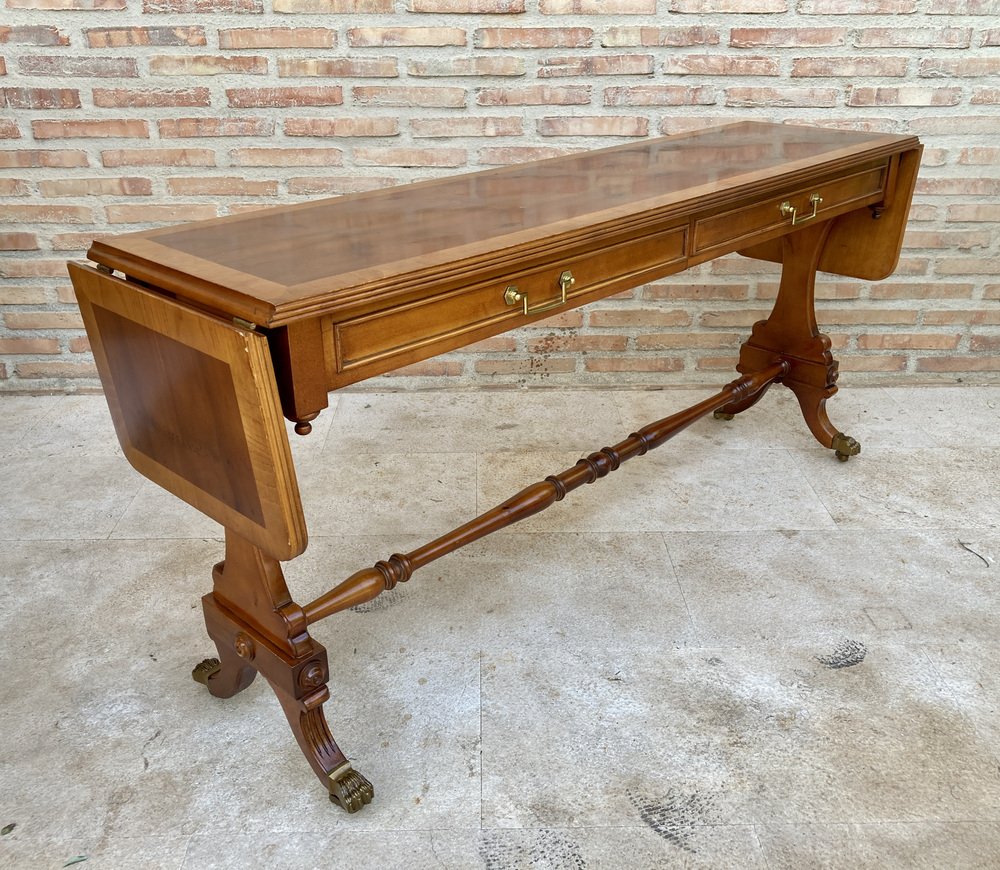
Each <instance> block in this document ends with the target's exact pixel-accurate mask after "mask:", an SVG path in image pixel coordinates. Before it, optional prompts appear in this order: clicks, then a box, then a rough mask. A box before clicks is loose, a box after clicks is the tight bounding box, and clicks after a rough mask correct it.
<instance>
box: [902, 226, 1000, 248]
mask: <svg viewBox="0 0 1000 870" xmlns="http://www.w3.org/2000/svg"><path fill="white" fill-rule="evenodd" d="M992 242H993V234H992V233H989V232H986V231H985V230H979V231H971V230H951V231H944V232H941V231H930V230H923V231H922V230H913V229H910V230H907V232H906V235H905V236H904V237H903V244H904V246H905V247H907V248H939V249H946V250H960V251H961V250H969V249H970V248H987V247H989V246H990V244H991V243H992Z"/></svg>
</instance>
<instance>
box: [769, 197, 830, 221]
mask: <svg viewBox="0 0 1000 870" xmlns="http://www.w3.org/2000/svg"><path fill="white" fill-rule="evenodd" d="M822 201H823V197H821V196H820V195H819V194H818V193H814V194H813V195H812V196H810V197H809V202H811V203H812V207H813V210H812V214H807V215H806V216H805V217H799V216H798V210H797V209H796V208H795V206H794V205H792V204H791V203H790V202H789V201H788V200H787V199H786V200H785V201H784V202H783V203H782V204H781V205H779V206H778V208H779V210H780V211H781V216H782V217H791V219H792V226H793V227H794V226H797V225H798V224H804V223H805V222H806V221H808V220H812V219H813V218H814V217H816V212H817V211H818V210H819V204H820V203H821V202H822Z"/></svg>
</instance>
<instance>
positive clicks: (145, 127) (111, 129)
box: [31, 118, 149, 139]
mask: <svg viewBox="0 0 1000 870" xmlns="http://www.w3.org/2000/svg"><path fill="white" fill-rule="evenodd" d="M31 132H32V135H33V136H34V137H35V138H36V139H119V138H129V139H148V138H149V124H148V123H147V122H146V121H140V120H126V119H124V118H121V119H115V120H107V121H94V120H86V121H32V122H31Z"/></svg>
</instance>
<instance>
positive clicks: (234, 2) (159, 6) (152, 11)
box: [142, 0, 277, 15]
mask: <svg viewBox="0 0 1000 870" xmlns="http://www.w3.org/2000/svg"><path fill="white" fill-rule="evenodd" d="M142 11H143V12H145V13H146V14H147V15H156V14H158V13H171V12H181V13H185V14H190V13H194V14H196V15H199V14H204V15H213V14H217V13H230V14H233V15H243V14H249V15H260V14H261V13H262V12H263V11H264V3H263V0H142ZM276 11H277V10H276Z"/></svg>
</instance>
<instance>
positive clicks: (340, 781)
mask: <svg viewBox="0 0 1000 870" xmlns="http://www.w3.org/2000/svg"><path fill="white" fill-rule="evenodd" d="M374 797H375V788H374V786H373V785H372V784H371V783H370V782H369V781H368V780H367V779H366V778H365V777H364V776H362V775H361V774H360V773H358V772H357V771H356V770H354V769H353V768H352V767H351V765H350V764H349V763H348V764H347V765H343V766H341V767H339V768H337V770H335V771H333V773H331V774H330V802H331V803H335V804H337V805H338V806H340V807H342V808H343V809H345V810H347V812H349V813H356V812H357V811H358V810H360V809H361V808H362V807H363V806H364V805H365V804H370V803H371V802H372V798H374Z"/></svg>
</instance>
